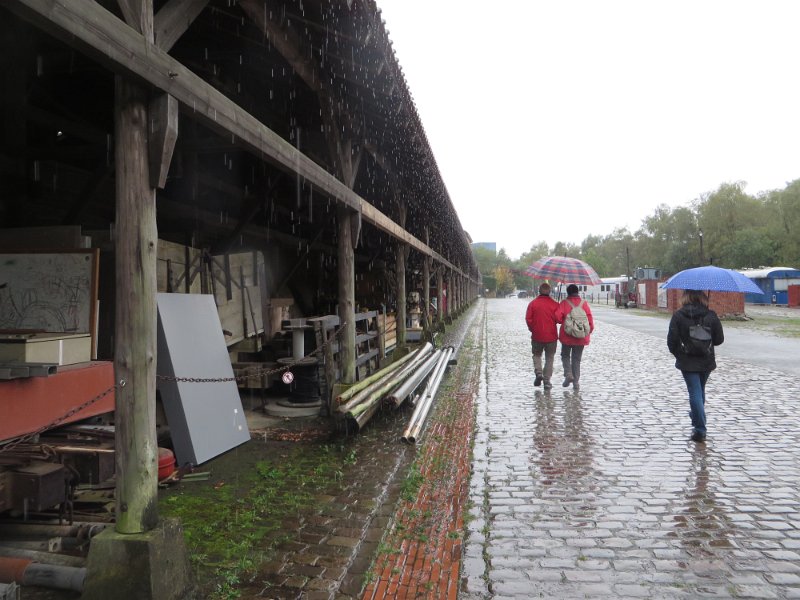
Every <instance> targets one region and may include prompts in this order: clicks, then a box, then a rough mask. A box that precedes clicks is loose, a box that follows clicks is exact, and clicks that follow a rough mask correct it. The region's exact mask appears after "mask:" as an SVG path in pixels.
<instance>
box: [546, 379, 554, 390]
mask: <svg viewBox="0 0 800 600" xmlns="http://www.w3.org/2000/svg"><path fill="white" fill-rule="evenodd" d="M544 389H545V391H547V390H552V389H553V384H552V383H550V382H549V381H545V382H544Z"/></svg>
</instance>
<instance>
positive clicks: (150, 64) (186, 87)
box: [5, 0, 461, 273]
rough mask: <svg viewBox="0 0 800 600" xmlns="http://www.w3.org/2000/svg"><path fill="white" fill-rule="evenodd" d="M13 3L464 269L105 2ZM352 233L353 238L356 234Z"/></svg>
mask: <svg viewBox="0 0 800 600" xmlns="http://www.w3.org/2000/svg"><path fill="white" fill-rule="evenodd" d="M5 5H6V6H7V7H8V8H9V9H10V10H12V11H14V12H16V13H17V14H19V15H20V16H22V17H23V18H25V19H27V20H29V21H31V22H33V23H34V24H36V25H37V26H39V27H41V28H42V29H44V30H45V31H47V32H49V33H51V34H52V35H55V36H56V37H58V38H60V39H62V40H64V41H65V43H67V44H68V45H69V46H71V47H75V48H77V49H79V50H81V51H82V52H85V53H86V54H87V55H89V56H90V57H92V58H94V59H96V60H98V61H100V62H101V63H103V64H105V65H106V66H108V67H109V68H111V69H112V70H114V71H116V72H119V73H123V74H125V75H127V76H134V77H136V78H139V79H140V80H142V81H144V82H146V83H148V84H150V85H153V86H155V87H156V88H157V89H160V90H162V91H164V92H166V93H168V94H170V95H172V96H174V97H175V98H176V99H177V100H178V102H180V104H181V107H182V109H183V110H184V112H185V113H186V115H187V116H188V117H189V118H197V119H199V120H201V121H203V122H204V123H205V124H206V125H207V126H209V127H210V128H211V129H213V130H215V131H218V132H221V133H222V134H223V135H224V136H225V137H231V135H233V136H234V137H235V141H236V143H237V144H238V145H240V146H242V147H244V148H245V149H247V150H248V151H250V152H252V153H253V154H254V155H255V156H258V157H264V158H266V159H268V160H270V161H271V162H273V163H274V164H275V165H277V166H278V167H280V168H281V169H283V170H285V171H287V172H289V173H297V174H299V175H300V176H301V177H303V178H304V179H305V180H306V181H307V182H309V183H311V184H313V185H314V186H315V189H317V190H319V191H320V192H322V193H323V194H324V195H326V196H328V197H330V198H332V199H334V200H336V201H338V202H340V203H341V204H343V205H345V206H348V207H350V209H352V210H354V211H356V212H360V213H361V217H362V218H363V219H364V220H366V221H367V222H368V223H370V224H372V225H374V226H375V227H377V228H379V229H381V230H382V231H384V232H386V233H388V234H389V235H391V236H392V237H395V238H397V239H399V240H401V241H403V242H405V243H407V244H409V245H410V246H411V247H412V248H414V249H416V250H418V251H419V252H422V253H423V254H427V255H429V256H431V257H432V258H433V259H434V260H436V261H437V262H440V263H442V264H444V265H446V266H447V267H448V268H450V269H452V270H453V271H455V272H458V273H461V270H460V269H458V268H457V267H456V266H455V265H453V264H452V263H450V261H448V260H447V259H445V258H444V257H443V256H442V255H441V254H439V253H438V252H435V251H434V250H433V249H431V248H429V247H428V246H427V245H426V244H425V243H423V242H422V241H421V240H419V239H417V238H416V237H414V236H413V235H411V234H410V233H408V232H407V231H405V230H404V229H403V228H402V227H400V225H398V224H397V223H395V222H394V221H392V220H391V219H390V218H389V217H388V216H386V215H385V214H383V213H381V212H380V211H379V210H378V209H377V208H376V207H375V206H373V205H371V204H369V203H368V202H367V201H366V200H364V199H363V198H361V197H360V196H358V194H356V193H355V192H354V191H353V190H351V189H349V188H348V187H347V186H346V185H344V184H343V183H342V182H341V181H339V180H338V179H336V178H335V177H334V176H332V175H331V174H330V173H328V172H327V171H326V170H325V169H323V168H322V167H321V166H319V165H318V164H316V163H315V162H314V161H312V160H311V159H310V158H309V157H307V156H306V155H304V154H302V153H301V152H299V151H298V150H297V149H296V148H295V147H294V146H293V145H292V144H290V143H289V142H287V141H286V140H284V139H283V138H281V137H280V136H279V135H278V134H277V133H275V132H274V131H272V130H271V129H269V128H268V127H266V126H265V125H264V124H263V123H261V122H260V121H259V120H258V119H256V118H255V117H253V116H252V115H251V114H249V113H248V112H247V111H245V110H244V109H243V108H241V107H240V106H238V105H237V104H235V103H234V102H232V101H231V100H230V99H229V98H227V97H226V96H225V95H224V94H222V93H221V92H220V91H219V90H217V89H215V88H214V87H213V86H211V85H209V84H208V83H206V82H205V81H203V79H201V78H200V77H198V76H197V75H195V74H194V73H193V72H192V71H190V70H189V69H188V68H187V67H185V66H183V65H182V64H181V63H179V62H178V61H177V60H175V59H174V58H172V57H171V56H169V54H167V53H166V52H165V51H164V50H162V49H160V48H158V47H157V46H155V45H154V44H152V43H148V42H147V40H146V39H145V38H144V37H143V36H142V35H141V34H140V33H138V32H137V31H135V30H134V29H132V28H130V27H128V26H126V25H125V24H124V23H123V22H121V21H120V20H119V19H118V18H117V17H116V16H114V15H113V14H112V13H110V12H109V11H107V10H105V9H104V8H103V7H101V6H100V5H99V4H96V3H95V2H93V1H92V0H7V2H6V3H5ZM348 239H352V232H351V234H350V235H349V236H348Z"/></svg>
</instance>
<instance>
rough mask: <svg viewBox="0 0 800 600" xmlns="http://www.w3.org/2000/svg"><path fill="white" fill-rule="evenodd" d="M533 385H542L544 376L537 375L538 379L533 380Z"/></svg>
mask: <svg viewBox="0 0 800 600" xmlns="http://www.w3.org/2000/svg"><path fill="white" fill-rule="evenodd" d="M533 385H535V386H536V387H539V386H540V385H542V376H541V375H537V376H536V379H534V380H533Z"/></svg>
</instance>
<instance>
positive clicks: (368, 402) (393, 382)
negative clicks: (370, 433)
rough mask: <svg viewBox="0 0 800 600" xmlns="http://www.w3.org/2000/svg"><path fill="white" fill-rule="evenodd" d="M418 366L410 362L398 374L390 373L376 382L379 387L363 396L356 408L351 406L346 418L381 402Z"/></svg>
mask: <svg viewBox="0 0 800 600" xmlns="http://www.w3.org/2000/svg"><path fill="white" fill-rule="evenodd" d="M418 364H419V361H411V362H410V363H408V364H407V365H406V366H404V367H403V368H402V369H400V371H399V372H397V373H391V374H390V375H388V376H386V377H385V378H384V379H382V380H381V381H380V382H376V383H379V384H380V385H378V386H376V387H375V388H374V389H372V390H371V391H370V393H369V395H367V396H364V398H363V399H362V400H361V401H360V402H359V403H358V404H357V405H356V406H353V407H352V408H351V409H350V410H349V411H348V412H347V416H349V417H356V416H357V415H360V414H361V413H362V412H364V411H365V410H367V409H368V408H370V407H371V406H372V405H373V404H375V403H377V402H378V401H379V400H381V398H383V397H384V396H386V395H387V394H388V393H389V392H391V391H392V390H393V389H394V388H396V387H397V386H398V385H400V384H402V383H403V381H404V380H405V379H406V378H408V377H410V376H411V375H412V374H413V373H414V369H415V368H416V366H417V365H418ZM354 400H355V399H354ZM373 412H374V411H373Z"/></svg>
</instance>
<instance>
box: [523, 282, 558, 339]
mask: <svg viewBox="0 0 800 600" xmlns="http://www.w3.org/2000/svg"><path fill="white" fill-rule="evenodd" d="M557 310H558V302H556V301H555V300H553V299H552V298H551V297H550V296H548V295H546V294H539V295H538V296H537V297H536V298H535V299H533V300H531V301H530V303H529V304H528V310H527V311H525V322H526V323H527V324H528V330H529V331H530V332H531V339H532V340H533V341H534V342H539V343H540V344H548V343H550V342H555V341H556V340H557V339H558V330H557V329H556V311H557Z"/></svg>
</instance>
